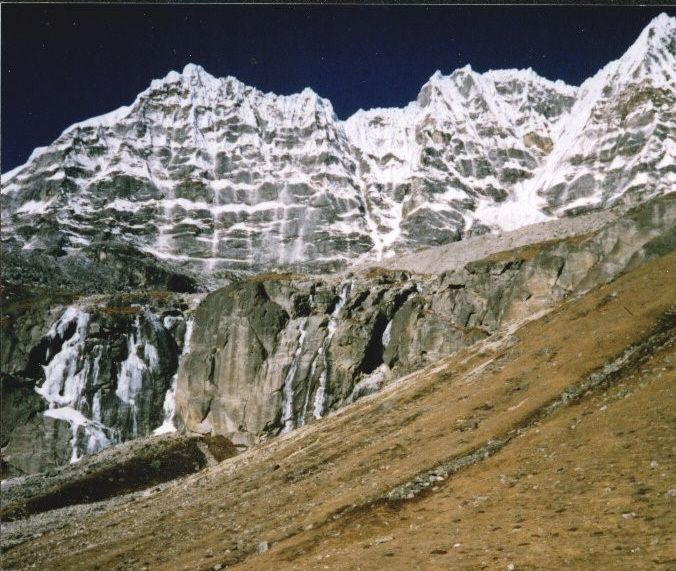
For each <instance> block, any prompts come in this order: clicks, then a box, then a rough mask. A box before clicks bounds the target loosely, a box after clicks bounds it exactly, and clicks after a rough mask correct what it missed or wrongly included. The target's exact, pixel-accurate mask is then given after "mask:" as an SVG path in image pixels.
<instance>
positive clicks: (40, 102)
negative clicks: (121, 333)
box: [2, 4, 674, 172]
mask: <svg viewBox="0 0 676 571" xmlns="http://www.w3.org/2000/svg"><path fill="white" fill-rule="evenodd" d="M661 11H665V9H664V8H656V7H634V8H618V7H572V6H568V7H556V6H550V7H536V6H531V7H527V6H506V7H497V6H492V7H481V6H427V7H421V6H307V5H305V6H288V5H287V6H260V5H259V6H252V5H249V6H242V5H239V6H226V5H220V6H219V5H191V6H186V5H183V6H181V5H163V6H158V5H125V6H110V5H65V4H62V5H54V4H51V5H45V4H42V5H38V4H32V5H19V4H10V5H8V4H3V6H2V172H5V171H7V170H9V169H11V168H13V167H14V166H17V165H19V164H21V163H23V162H24V161H25V160H26V159H27V158H28V155H29V154H30V153H31V151H32V150H33V148H35V147H36V146H42V145H46V144H49V143H50V142H52V141H53V140H54V139H55V138H56V137H57V136H58V135H59V134H60V133H61V131H62V130H63V129H65V128H66V127H67V126H69V125H70V124H72V123H74V122H76V121H80V120H83V119H86V118H88V117H91V116H94V115H100V114H102V113H105V112H107V111H110V110H112V109H115V108H117V107H119V106H121V105H125V104H129V103H130V102H131V101H133V99H134V97H135V96H136V95H137V94H138V93H139V92H140V91H142V90H143V89H145V88H146V87H147V86H148V84H149V83H150V81H151V80H152V79H153V78H158V77H163V76H164V75H166V74H167V73H168V72H169V71H170V70H171V69H176V70H180V69H182V68H183V66H184V65H185V64H186V63H188V62H193V63H197V64H200V65H202V66H203V67H204V68H205V69H206V70H207V71H208V72H210V73H211V74H213V75H216V76H218V77H220V76H224V75H234V76H235V77H237V78H239V79H240V80H242V81H244V82H245V83H247V84H249V85H253V86H255V87H258V88H259V89H262V90H264V91H274V92H276V93H282V94H287V93H293V92H297V91H300V90H302V89H303V88H304V87H306V86H309V87H312V89H314V90H315V91H316V92H317V93H319V94H320V95H322V96H323V97H327V98H328V99H330V100H331V102H332V103H333V106H334V108H335V110H336V113H337V115H338V116H339V117H340V118H346V117H348V116H349V115H350V114H352V113H353V112H354V111H356V110H357V109H359V108H360V107H362V108H365V109H366V108H370V107H376V106H378V107H382V106H401V105H404V104H405V103H407V102H408V101H411V100H412V99H414V98H415V97H416V95H417V93H418V91H419V89H420V87H421V85H422V84H423V83H424V82H425V81H426V80H427V79H428V78H429V76H430V75H432V73H433V72H434V71H435V70H436V69H440V70H441V71H442V72H443V73H450V72H451V71H453V70H454V69H456V68H458V67H462V66H463V65H465V64H467V63H470V64H471V65H472V67H473V68H474V69H476V70H478V71H485V70H487V69H490V68H494V69H495V68H505V67H518V68H523V67H529V66H530V67H532V68H533V69H534V70H535V71H536V72H538V73H539V74H540V75H543V76H545V77H548V78H550V79H563V80H564V81H567V82H569V83H573V84H579V83H580V82H581V81H582V80H584V79H585V78H586V77H588V76H589V75H591V74H593V73H595V72H596V71H597V70H598V69H599V68H600V67H602V66H603V65H604V64H606V63H607V62H608V61H610V60H612V59H616V58H617V57H619V56H620V55H621V54H622V53H623V52H624V51H625V50H626V49H627V48H628V47H629V45H631V43H632V42H633V41H634V40H635V39H636V37H637V36H638V34H639V33H640V31H641V30H642V29H643V27H644V26H646V25H647V24H648V22H649V21H650V20H651V19H652V18H653V17H654V16H656V15H657V14H659V13H660V12H661ZM666 11H667V12H668V13H670V14H671V15H673V14H674V9H673V8H667V9H666Z"/></svg>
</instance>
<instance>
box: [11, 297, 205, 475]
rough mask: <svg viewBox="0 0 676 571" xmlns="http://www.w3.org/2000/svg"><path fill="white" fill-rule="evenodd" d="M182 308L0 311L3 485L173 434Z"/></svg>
mask: <svg viewBox="0 0 676 571" xmlns="http://www.w3.org/2000/svg"><path fill="white" fill-rule="evenodd" d="M190 311H191V306H190V299H188V300H185V299H182V298H180V297H176V298H174V297H172V296H171V295H170V294H166V293H163V292H160V293H159V294H155V295H152V294H150V295H149V294H127V295H118V296H114V297H112V298H111V297H107V296H101V298H100V299H97V298H85V299H77V296H74V295H71V296H69V297H68V296H63V295H62V296H57V297H53V296H49V295H48V294H43V295H42V296H41V297H38V296H35V297H29V298H27V299H23V300H20V301H16V302H14V303H11V304H5V306H4V307H3V323H2V327H1V328H0V333H1V340H2V369H1V371H0V372H1V375H0V377H1V380H2V383H1V385H0V386H1V395H2V402H3V415H2V425H1V427H2V430H1V433H0V437H1V445H2V456H3V458H2V469H3V470H2V471H3V477H5V476H7V475H9V476H15V475H21V474H25V473H32V472H38V471H42V470H46V469H51V468H54V467H55V466H59V465H61V464H64V463H68V462H77V461H78V460H79V459H80V458H81V457H82V456H83V455H86V454H91V453H94V452H97V451H99V450H101V449H103V448H106V447H108V446H111V445H113V444H118V443H121V442H125V441H127V440H131V439H135V438H138V437H141V436H146V435H148V434H151V433H152V432H153V431H155V432H169V431H173V430H175V428H174V421H173V418H174V412H175V407H174V393H175V390H176V378H175V373H176V370H177V367H178V361H179V357H180V355H181V353H182V352H183V351H184V350H185V349H187V345H188V344H189V338H190V329H191V327H192V323H191V320H190V317H189V313H190Z"/></svg>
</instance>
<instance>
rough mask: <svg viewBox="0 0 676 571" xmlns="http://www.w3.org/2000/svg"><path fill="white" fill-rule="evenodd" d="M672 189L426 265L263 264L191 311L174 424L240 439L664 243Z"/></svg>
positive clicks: (292, 423)
mask: <svg viewBox="0 0 676 571" xmlns="http://www.w3.org/2000/svg"><path fill="white" fill-rule="evenodd" d="M673 202H674V198H673V197H672V196H669V197H664V198H662V199H659V200H654V201H651V202H648V203H646V204H644V205H642V206H641V207H638V208H636V209H635V210H633V211H630V212H629V213H627V214H626V215H625V216H624V217H621V218H619V219H617V220H615V221H613V222H610V223H608V224H606V225H605V226H602V227H601V228H600V229H598V230H596V231H595V232H593V233H591V234H587V235H578V236H573V237H569V238H564V239H561V240H552V241H549V242H544V243H540V244H535V245H531V246H526V247H523V248H520V249H516V250H513V251H509V252H501V253H497V254H493V255H491V256H489V257H487V258H484V259H479V260H475V261H472V262H469V263H466V264H465V265H464V266H463V267H462V268H460V269H453V270H450V271H448V272H442V273H441V274H440V275H438V276H425V275H416V274H410V273H408V272H405V271H404V272H402V271H387V270H381V269H378V268H373V269H367V270H364V271H363V272H362V273H356V274H346V275H344V276H342V279H340V280H335V279H319V278H315V279H313V280H310V279H308V278H305V277H302V276H298V277H294V276H292V275H286V276H285V275H281V276H280V275H277V276H276V275H274V274H272V275H267V276H266V275H263V276H259V277H257V278H253V279H251V280H246V281H243V282H238V283H235V284H232V285H230V286H228V287H226V288H224V289H221V290H218V291H216V292H213V293H211V294H209V295H208V296H207V298H206V299H205V301H204V302H203V303H202V304H201V305H200V306H199V307H198V309H197V311H196V312H195V333H194V336H193V342H192V344H191V352H190V353H189V354H188V355H186V357H185V358H184V359H183V360H182V362H181V365H180V367H179V371H178V380H177V397H176V401H177V415H178V417H179V419H180V421H179V422H180V423H182V424H183V425H184V426H185V427H186V428H187V429H189V430H192V431H196V432H202V433H214V434H221V435H225V436H227V437H228V438H230V439H232V440H233V442H235V443H236V444H243V445H251V444H253V443H254V442H256V441H257V439H258V438H260V437H261V436H264V435H266V434H276V433H279V432H288V431H289V430H291V429H293V428H297V427H301V426H303V425H304V424H306V423H307V422H308V421H310V420H312V419H316V418H320V417H321V416H323V415H325V414H326V413H327V412H329V411H331V410H335V409H337V408H339V407H341V406H344V405H345V404H349V403H350V402H352V401H354V400H356V399H358V398H360V397H362V396H364V395H367V394H370V393H372V392H375V391H377V390H379V389H380V388H381V387H382V386H383V385H384V384H386V383H387V382H389V381H391V380H392V379H395V378H397V377H399V376H401V375H403V374H406V373H408V372H410V371H413V370H416V369H419V368H420V367H423V366H425V365H426V364H428V363H431V362H434V361H436V360H438V359H440V358H442V357H444V356H446V355H449V354H452V353H454V352H455V351H458V350H459V349H461V348H463V347H466V346H468V345H472V344H473V343H476V342H477V341H479V340H481V339H484V338H486V337H487V336H489V335H490V334H491V333H493V332H495V331H497V330H499V329H500V328H501V327H502V328H504V327H505V326H506V325H508V324H509V323H510V322H515V321H518V320H520V319H524V318H527V317H529V316H532V315H534V314H537V312H539V311H542V310H543V309H546V308H547V307H550V306H551V305H552V304H554V303H557V302H559V301H561V300H562V299H565V298H567V297H570V296H575V295H579V294H580V293H583V292H585V291H587V290H589V289H591V288H593V287H595V286H597V285H599V284H603V283H606V282H607V281H610V280H612V279H614V278H615V277H617V276H618V275H619V274H620V273H622V272H624V271H626V270H627V269H629V268H632V267H634V266H635V265H637V264H638V263H640V262H641V261H642V260H644V259H646V258H650V257H652V256H655V255H659V254H662V253H664V252H668V251H671V250H673V249H674V247H675V246H676V237H675V236H674V207H673Z"/></svg>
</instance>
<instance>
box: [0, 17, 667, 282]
mask: <svg viewBox="0 0 676 571" xmlns="http://www.w3.org/2000/svg"><path fill="white" fill-rule="evenodd" d="M675 30H676V19H674V18H670V17H668V16H666V15H664V14H663V15H661V16H659V17H657V18H655V20H653V21H652V22H651V23H650V25H649V26H648V27H647V28H646V29H645V30H644V31H643V32H642V33H641V35H640V36H639V38H638V40H637V41H636V42H635V44H634V45H633V46H631V47H630V48H629V50H628V51H627V52H626V54H625V55H624V56H623V57H622V58H620V59H619V60H617V61H615V62H611V63H609V64H608V65H607V66H606V67H604V68H603V69H602V70H601V71H599V72H598V73H597V74H596V75H595V76H594V77H592V78H590V79H588V80H587V81H585V82H584V83H583V84H582V85H581V86H580V87H572V86H568V85H565V84H564V83H562V82H560V81H557V82H552V81H549V80H546V79H543V78H541V77H539V76H538V75H537V74H536V73H534V72H533V71H532V70H499V71H488V72H486V73H477V72H475V71H473V70H472V69H471V68H470V67H469V66H467V67H465V68H462V69H459V70H456V71H455V72H453V73H452V74H450V75H448V76H444V75H441V74H440V73H439V72H437V73H435V74H434V75H433V76H432V77H431V78H430V79H429V81H428V82H427V83H426V84H425V85H424V86H423V87H422V89H421V90H420V94H419V95H418V97H417V99H416V101H413V102H411V103H410V104H409V105H407V106H406V107H404V108H403V109H372V110H370V111H359V112H357V113H356V114H355V115H354V116H352V117H350V118H349V119H348V120H346V121H340V120H338V119H337V117H336V115H335V113H334V111H333V108H332V106H331V103H330V102H329V101H328V100H326V99H322V98H321V97H319V96H318V95H317V94H315V93H314V92H313V91H311V90H310V89H305V90H304V91H302V92H301V93H299V94H295V95H289V96H278V95H275V94H272V93H262V92H260V91H258V90H257V89H255V88H253V87H248V86H246V85H244V84H242V83H241V82H239V81H238V80H237V79H235V78H233V77H227V78H223V79H217V78H214V77H212V76H211V75H209V74H208V73H207V72H206V71H204V70H203V69H202V68H201V67H199V66H196V65H192V64H190V65H188V66H186V67H185V69H184V70H183V72H182V73H177V72H175V71H172V72H170V73H169V74H168V75H167V76H166V77H165V78H163V79H160V80H155V81H153V82H152V83H151V85H150V87H149V88H148V89H147V90H145V91H144V92H142V93H141V94H140V95H139V96H138V97H137V98H136V100H135V101H134V102H133V103H132V104H131V105H130V106H128V107H122V108H120V109H118V110H116V111H113V112H112V113H109V114H106V115H103V116H101V117H96V118H93V119H89V120H87V121H84V122H82V123H78V124H76V125H73V126H71V127H69V128H68V129H66V131H64V132H63V133H62V135H61V136H60V137H59V138H58V139H57V140H56V141H55V142H54V143H53V144H51V145H50V146H48V147H43V148H39V149H36V150H35V151H34V153H33V154H32V155H31V157H30V158H29V160H28V162H27V163H26V164H25V165H23V166H21V167H18V168H17V169H14V170H13V171H11V172H8V173H5V174H4V175H3V177H2V202H3V208H2V226H3V228H2V232H3V234H2V238H3V241H4V243H5V244H6V245H9V246H10V247H15V248H25V249H41V250H46V251H47V252H49V253H53V254H57V255H60V254H63V253H67V252H72V251H77V250H78V249H81V248H83V247H86V246H88V245H90V244H93V243H97V242H101V241H111V240H113V241H122V242H127V243H130V244H132V245H134V246H135V247H137V248H139V249H141V250H143V251H146V252H148V253H151V254H154V255H156V256H158V257H160V258H162V259H165V260H168V261H171V262H175V263H179V264H182V265H186V266H188V267H190V268H192V269H194V270H196V271H198V272H200V273H203V274H211V273H213V272H214V271H217V270H223V269H228V268H234V269H261V268H270V267H279V266H305V267H314V268H321V267H338V266H341V265H345V264H346V263H349V262H352V261H354V260H358V259H360V258H361V259H367V258H370V259H378V258H382V257H387V256H391V255H393V254H394V253H397V252H404V251H407V250H411V249H415V248H419V247H423V246H429V245H436V244H441V243H444V242H449V241H453V240H458V239H462V238H464V237H466V236H469V235H472V234H477V233H483V232H487V231H493V230H499V229H507V230H509V229H513V228H517V227H519V226H523V225H526V224H530V223H533V222H538V221H542V220H545V219H547V218H551V217H561V216H565V215H567V214H575V213H578V212H582V211H585V210H588V209H590V208H601V207H607V206H609V205H612V204H615V203H618V202H627V203H634V202H639V201H642V200H645V199H647V198H649V197H652V196H655V195H658V194H663V193H667V192H670V191H671V190H672V189H673V188H674V183H675V182H676V167H675V165H674V158H675V155H676V144H675V143H674V132H675V124H674V112H673V110H674V108H676V105H675V97H674V94H675V90H674V86H675V84H676V82H675V79H676V77H675V75H676V71H675V70H676V65H675V57H674V54H675V52H676V33H675Z"/></svg>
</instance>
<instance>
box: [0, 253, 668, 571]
mask: <svg viewBox="0 0 676 571" xmlns="http://www.w3.org/2000/svg"><path fill="white" fill-rule="evenodd" d="M674 263H675V260H674V255H673V254H671V255H667V256H664V257H661V258H658V259H654V260H651V261H648V262H647V263H645V264H642V265H640V266H639V267H638V268H636V269H634V270H633V271H631V272H629V273H627V274H625V275H624V276H622V277H620V278H619V279H617V280H615V281H614V282H612V283H610V284H607V285H605V286H601V287H600V288H598V289H596V290H595V291H593V292H591V293H589V294H587V295H586V296H584V297H582V298H581V299H576V300H572V301H566V302H564V303H562V304H559V305H558V306H556V307H554V308H553V310H552V311H551V312H549V313H548V314H547V315H545V316H544V317H541V318H540V319H537V320H533V321H531V322H529V323H527V324H526V325H523V326H521V327H514V328H512V329H511V330H510V331H507V332H505V333H504V334H501V335H495V336H493V337H491V338H490V339H488V340H486V341H484V342H481V343H480V344H478V345H476V346H474V347H471V348H467V349H465V350H463V351H461V352H459V353H457V354H456V355H454V356H452V357H450V358H447V359H445V360H443V361H442V362H439V363H437V364H435V365H434V366H431V367H429V368H427V369H426V370H424V371H420V372H418V373H416V374H414V375H411V376H410V377H408V378H406V379H404V380H402V381H401V382H399V383H397V384H396V385H393V386H391V387H389V388H388V389H386V390H385V391H383V392H382V393H379V394H378V395H374V396H373V397H371V398H369V399H365V400H363V401H361V402H358V403H355V404H354V405H352V406H351V407H348V408H346V409H344V410H343V411H341V412H339V413H338V414H335V415H331V416H329V417H328V418H326V419H323V420H322V421H321V422H318V423H316V424H314V425H312V426H306V427H304V428H302V429H300V430H298V431H295V432H293V433H291V434H288V435H286V436H284V437H282V438H278V439H275V440H274V441H271V442H269V443H267V444H265V445H264V446H261V447H258V448H256V449H253V450H250V451H248V452H246V453H245V454H242V455H240V456H237V457H235V458H233V459H231V460H228V461H226V462H224V463H221V464H220V465H219V466H215V467H213V468H211V469H209V470H207V471H203V472H201V473H199V474H195V475H193V476H190V477H188V478H187V479H185V480H182V481H179V482H177V483H176V485H174V486H171V487H169V488H168V489H163V490H155V489H153V490H148V493H147V494H145V495H144V496H139V497H136V498H134V499H132V500H131V501H128V502H127V503H125V504H124V505H118V506H115V505H113V506H110V507H109V508H107V509H106V507H105V506H101V509H102V510H103V513H98V514H97V513H93V512H90V513H89V515H84V516H83V515H78V513H77V512H72V513H71V517H60V518H59V517H58V515H59V514H58V513H57V514H55V516H56V517H54V518H52V520H53V522H54V523H55V524H56V525H58V526H59V527H60V529H56V530H54V531H51V532H45V533H42V535H40V536H39V537H38V536H36V535H33V536H31V535H30V533H29V531H30V525H31V521H27V522H26V532H27V533H26V536H25V537H26V538H27V539H26V541H25V542H24V543H23V544H21V545H18V546H16V547H14V548H12V549H11V550H9V551H8V552H7V553H5V555H4V564H6V565H7V566H10V567H12V568H18V569H22V568H29V567H30V568H37V569H66V568H67V569H80V568H82V569H85V568H86V569H91V568H95V567H97V566H98V567H100V568H109V567H126V568H130V569H141V568H143V567H148V568H151V569H172V570H178V569H203V570H207V569H214V568H219V567H220V568H225V567H229V566H236V565H237V564H240V565H241V568H243V569H293V568H301V569H325V568H326V567H329V568H335V569H354V568H355V567H358V566H362V568H364V569H382V568H383V567H387V568H392V569H410V568H413V567H415V565H416V564H420V562H424V563H425V565H426V566H430V565H436V566H438V567H439V568H448V567H453V568H459V569H476V568H480V567H482V566H488V567H489V568H490V567H499V568H506V567H507V565H510V564H514V565H515V567H516V568H518V567H523V568H529V567H532V568H558V567H562V566H570V565H572V566H574V567H575V568H580V569H597V568H599V567H600V568H607V567H618V566H620V567H623V568H624V567H626V568H633V569H635V568H651V569H652V568H657V569H668V568H669V563H670V560H671V558H672V549H671V546H670V537H671V531H672V530H671V527H672V520H673V518H672V517H670V516H671V512H670V509H669V507H670V506H669V502H670V501H673V500H672V499H671V496H672V495H673V494H672V492H670V488H671V486H672V484H671V480H670V477H669V476H670V474H671V473H673V450H672V442H673V438H671V433H670V431H672V432H673V426H672V425H671V424H670V416H671V415H670V409H669V407H670V405H671V404H672V403H673V391H670V390H669V389H670V388H671V387H672V386H673V380H674V370H673V363H672V357H673V343H674V316H673V301H674V299H673V287H672V281H671V279H670V275H671V274H673V272H674ZM465 470H466V471H465ZM402 487H404V488H407V489H409V490H410V495H412V496H413V497H410V498H409V497H408V496H409V494H406V495H405V496H404V497H403V498H401V499H393V498H396V497H398V496H397V491H398V490H400V489H402ZM590 508H591V509H590ZM34 521H35V524H37V525H39V521H38V520H34ZM34 529H35V528H34ZM456 544H460V545H456ZM590 549H593V551H590ZM428 563H429V564H430V565H427V564H428ZM235 568H237V567H235Z"/></svg>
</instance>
